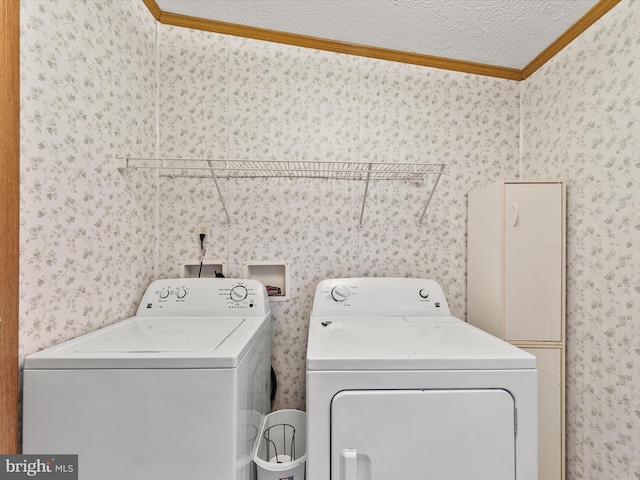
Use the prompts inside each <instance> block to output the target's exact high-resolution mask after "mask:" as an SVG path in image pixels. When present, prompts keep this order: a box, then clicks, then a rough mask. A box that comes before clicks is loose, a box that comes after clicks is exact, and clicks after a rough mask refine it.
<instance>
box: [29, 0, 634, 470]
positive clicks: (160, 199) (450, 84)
mask: <svg viewBox="0 0 640 480" xmlns="http://www.w3.org/2000/svg"><path fill="white" fill-rule="evenodd" d="M639 25H640V1H638V0H623V1H622V2H621V3H620V4H619V5H618V6H616V7H615V8H614V9H613V10H612V11H611V12H609V13H608V14H607V15H606V16H605V17H604V18H602V19H601V20H599V21H598V22H597V23H596V24H595V25H594V26H592V27H591V28H590V29H589V30H587V31H586V32H585V33H584V34H583V35H581V36H580V37H579V38H578V39H577V40H575V41H574V42H573V43H572V44H571V45H570V46H569V47H567V48H566V49H565V50H563V51H562V52H561V53H560V54H558V55H557V56H556V57H555V58H553V59H552V60H551V61H550V62H549V63H548V64H546V65H545V66H544V67H543V68H542V69H540V70H539V71H538V72H536V73H535V74H534V75H533V76H532V77H530V78H529V79H527V80H525V81H523V82H520V83H518V82H513V81H508V80H502V79H493V78H488V77H481V76H476V75H468V74H463V73H457V72H448V71H440V70H436V69H429V68H423V67H418V66H412V65H403V64H399V63H390V62H384V61H380V60H374V59H366V58H359V57H350V56H348V55H342V54H335V53H330V52H321V51H313V50H308V49H301V48H297V47H291V46H285V45H277V44H271V43H266V42H259V41H255V40H248V39H242V38H235V37H228V36H224V35H218V34H213V33H207V32H200V31H193V30H188V29H181V28H175V27H168V26H166V25H159V24H157V22H155V20H154V19H153V17H152V16H151V15H150V14H149V12H148V11H147V9H146V7H145V6H144V4H143V3H142V2H141V1H139V0H127V1H118V2H113V1H98V0H96V1H90V2H83V1H75V0H28V1H23V2H22V12H21V35H22V41H21V59H22V65H21V75H22V85H21V89H22V91H21V102H22V118H21V134H22V140H21V142H22V143H21V148H22V159H21V162H22V182H21V205H22V211H21V244H22V249H21V258H20V262H21V263H20V268H21V274H20V275H21V277H20V302H21V303H20V318H21V327H20V328H21V340H20V343H21V345H20V348H21V355H25V354H28V353H31V352H33V351H36V350H38V349H41V348H44V347H47V346H49V345H53V344H56V343H59V342H61V341H63V340H65V339H68V338H72V337H75V336H77V335H80V334H82V333H85V332H87V331H90V330H93V329H96V328H99V327H101V326H103V325H106V324H108V323H111V322H114V321H117V320H119V319H123V318H125V317H127V316H129V315H131V314H132V313H133V312H135V309H136V307H137V302H138V301H139V299H140V297H141V295H142V292H143V291H144V289H145V288H146V286H147V285H148V283H149V282H150V281H152V280H153V279H155V278H160V277H174V276H177V275H178V265H179V263H180V262H182V261H184V260H194V259H197V258H198V254H199V253H198V243H197V241H196V235H195V229H196V224H197V223H206V224H208V225H209V227H210V232H211V235H210V238H209V239H208V240H209V241H208V244H207V259H210V260H216V259H217V260H221V261H224V262H226V263H227V267H228V275H229V276H241V275H242V266H243V263H244V262H247V261H252V260H284V261H287V262H288V263H289V266H290V273H291V298H290V300H289V301H287V302H272V308H273V310H274V313H275V314H276V320H275V324H274V338H273V363H274V367H275V369H276V371H277V373H278V377H279V382H280V388H279V392H278V396H277V399H276V403H275V405H274V407H275V408H288V407H290V408H301V409H304V406H305V398H304V395H305V393H304V389H305V385H304V376H305V349H306V337H307V324H308V319H309V313H310V310H311V303H312V300H313V294H314V291H315V286H316V284H317V282H318V281H320V280H321V279H323V278H327V277H340V276H360V275H367V276H368V275H379V276H382V275H387V276H421V277H432V278H434V279H435V280H437V281H439V282H440V283H441V284H442V285H443V287H444V289H445V292H446V293H447V296H448V299H449V302H450V304H451V307H452V310H453V312H454V314H456V315H458V316H460V317H463V318H464V317H465V304H466V293H465V284H466V280H465V271H466V254H465V250H466V194H467V193H468V191H469V190H471V189H473V188H474V187H476V186H480V185H485V184H487V183H490V182H492V181H494V180H496V179H498V178H505V177H517V176H518V172H520V171H522V173H523V176H524V177H526V178H532V177H543V178H564V179H566V180H567V185H568V231H567V233H568V262H567V278H568V292H567V296H568V305H567V312H568V316H567V324H568V377H567V394H568V398H567V408H568V425H567V448H568V450H567V460H568V478H570V479H603V478H619V479H633V478H640V476H639V474H638V472H640V456H639V454H638V449H637V448H636V447H637V445H638V444H640V427H639V424H640V421H639V418H640V416H639V414H638V412H639V411H640V394H639V393H638V392H640V374H639V373H638V372H639V371H640V368H639V364H640V327H639V325H640V323H639V322H638V320H639V318H638V306H639V304H640V290H639V289H638V288H639V287H638V285H640V278H638V273H637V272H638V271H639V270H640V269H639V267H640V265H639V263H640V258H639V254H638V252H639V249H638V244H639V243H640V218H639V216H638V215H639V214H638V212H640V196H639V194H638V192H639V188H638V187H639V185H638V184H639V182H640V172H639V164H638V160H637V158H638V154H639V152H640V148H639V145H638V135H637V133H636V130H637V126H638V124H639V122H640V113H639V109H640V104H639V103H638V98H640V97H639V91H640V88H639V85H638V82H639V80H638V78H639V77H640V76H639V75H638V74H637V70H638V69H637V64H638V60H639V56H640V54H639V48H640V45H639V44H640V42H639V38H640V32H639V30H638V29H639ZM520 108H521V109H522V110H520ZM520 122H522V134H523V137H522V138H520ZM520 143H522V145H521V147H522V157H521V158H520V159H519V158H518V151H519V147H520ZM116 155H129V156H154V155H160V156H167V157H177V158H221V159H293V160H296V159H301V160H314V159H317V160H330V161H345V160H363V161H367V160H371V161H384V162H398V161H420V162H444V163H446V164H447V172H446V174H445V175H444V176H443V177H442V179H441V180H440V182H439V184H438V187H437V189H436V191H435V194H434V197H433V200H432V202H431V205H430V207H429V210H428V211H427V213H426V215H425V218H424V221H423V222H422V224H418V218H419V215H420V214H421V211H422V206H423V204H424V202H425V200H426V196H427V194H428V191H429V189H430V187H431V185H432V182H433V181H434V179H433V178H428V179H426V180H425V182H424V183H411V182H373V183H372V184H371V185H370V188H369V192H368V196H367V202H366V208H365V212H364V217H363V222H362V225H360V223H359V215H360V209H361V207H362V198H363V190H364V184H363V183H362V182H357V181H337V180H320V179H289V178H280V179H270V180H266V179H251V180H249V179H244V180H222V181H220V187H221V192H222V197H223V199H224V201H225V203H226V206H227V209H228V211H229V216H230V219H231V222H230V223H227V220H226V216H225V214H224V211H223V210H222V207H221V203H220V199H219V198H218V192H217V190H216V188H215V185H214V184H213V181H212V180H211V179H209V178H166V177H159V178H158V177H155V176H154V175H151V174H147V173H144V172H143V171H138V170H127V171H124V172H119V171H118V170H117V169H115V167H114V164H113V157H114V156H116Z"/></svg>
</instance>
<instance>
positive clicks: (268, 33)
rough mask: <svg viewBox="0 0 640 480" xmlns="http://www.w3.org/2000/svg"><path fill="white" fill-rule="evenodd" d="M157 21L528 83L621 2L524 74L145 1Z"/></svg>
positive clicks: (606, 2)
mask: <svg viewBox="0 0 640 480" xmlns="http://www.w3.org/2000/svg"><path fill="white" fill-rule="evenodd" d="M142 1H143V2H144V3H145V5H146V6H147V8H148V9H149V11H150V12H151V13H152V15H153V16H154V18H155V19H156V20H158V21H159V22H160V23H163V24H165V25H172V26H174V27H184V28H191V29H194V30H203V31H205V32H214V33H221V34H224V35H233V36H236V37H243V38H251V39H254V40H262V41H265V42H274V43H282V44H285V45H292V46H296V47H304V48H313V49H316V50H325V51H329V52H335V53H344V54H348V55H356V56H360V57H368V58H377V59H380V60H388V61H391V62H400V63H408V64H412V65H420V66H423V67H431V68H439V69H442V70H453V71H456V72H463V73H471V74H475V75H484V76H487V77H496V78H504V79H507V80H524V79H526V78H528V77H530V76H531V75H532V74H533V73H534V72H535V71H536V70H538V69H539V68H540V67H541V66H542V65H544V64H545V63H547V62H548V61H549V60H550V59H551V58H553V57H554V56H555V55H556V54H557V53H558V52H560V51H561V50H562V49H563V48H565V47H566V46H567V45H569V44H570V43H571V42H572V41H573V40H575V39H576V38H577V37H578V36H579V35H581V34H582V33H583V32H584V31H585V30H587V28H589V27H590V26H591V25H593V24H594V23H595V22H597V21H598V20H599V19H600V18H601V17H602V16H603V15H604V14H605V13H607V12H608V11H609V10H611V9H612V8H613V7H615V6H616V5H617V4H618V3H620V1H621V0H600V1H599V2H598V3H597V4H596V5H594V6H593V7H592V8H591V9H590V10H589V11H588V12H587V13H585V14H584V15H583V16H582V18H580V20H578V21H577V22H576V23H575V24H573V25H572V26H571V28H569V30H567V31H566V32H565V33H563V34H562V35H561V36H560V37H558V38H557V39H556V40H555V41H554V42H553V43H552V44H551V45H549V46H548V47H547V48H546V49H545V50H543V51H542V53H540V55H538V56H537V57H536V58H534V59H533V60H532V61H531V62H530V63H529V64H528V65H527V66H526V67H524V68H523V69H522V70H518V69H517V68H507V67H499V66H495V65H486V64H482V63H474V62H465V61H462V60H454V59H450V58H443V57H433V56H430V55H421V54H419V53H411V52H401V51H398V50H390V49H386V48H378V47H369V46H366V45H356V44H351V43H344V42H338V41H335V40H326V39H323V38H316V37H309V36H306V35H296V34H292V33H285V32H278V31H275V30H267V29H264V28H257V27H247V26H244V25H236V24H233V23H226V22H219V21H216V20H206V19H203V18H196V17H189V16H186V15H178V14H175V13H167V12H163V11H162V10H160V7H159V6H158V4H157V3H156V1H155V0H142Z"/></svg>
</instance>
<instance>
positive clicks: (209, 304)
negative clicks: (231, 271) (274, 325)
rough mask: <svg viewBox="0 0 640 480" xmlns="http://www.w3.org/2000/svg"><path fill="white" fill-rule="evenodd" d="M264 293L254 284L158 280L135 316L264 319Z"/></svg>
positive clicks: (223, 280) (221, 280)
mask: <svg viewBox="0 0 640 480" xmlns="http://www.w3.org/2000/svg"><path fill="white" fill-rule="evenodd" d="M268 311H270V307H269V297H268V295H267V290H266V288H265V287H264V285H262V284H261V283H260V282H258V281H257V280H250V279H232V278H180V279H170V280H169V279H167V280H157V281H155V282H153V283H152V284H151V285H149V287H148V288H147V291H146V292H145V294H144V296H143V297H142V302H141V303H140V306H139V307H138V313H137V314H138V315H142V316H145V315H164V316H168V315H174V316H182V315H264V314H266V313H267V312H268Z"/></svg>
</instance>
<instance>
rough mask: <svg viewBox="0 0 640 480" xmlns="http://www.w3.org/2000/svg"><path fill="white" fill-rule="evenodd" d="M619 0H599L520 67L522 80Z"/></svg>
mask: <svg viewBox="0 0 640 480" xmlns="http://www.w3.org/2000/svg"><path fill="white" fill-rule="evenodd" d="M620 1H621V0H600V1H599V2H598V3H596V4H595V5H594V6H593V7H591V9H590V10H589V11H588V12H587V13H585V14H584V15H583V16H582V17H581V18H580V19H579V20H578V21H577V22H576V23H574V24H573V25H572V26H571V27H570V28H569V30H567V31H566V32H564V33H563V34H562V35H560V36H559V37H558V38H557V39H556V40H555V41H554V42H553V43H552V44H551V45H549V46H548V47H547V48H545V49H544V50H543V51H542V53H540V55H538V56H537V57H536V58H534V59H533V60H532V61H531V62H530V63H529V64H528V65H527V66H526V67H524V68H523V69H522V80H525V79H526V78H529V77H530V76H531V75H532V74H533V73H535V72H536V71H537V70H538V69H539V68H540V67H542V66H543V65H544V64H545V63H547V62H548V61H549V60H551V59H552V58H553V57H555V56H556V55H557V54H558V52H560V51H561V50H563V49H564V48H565V47H566V46H567V45H569V44H570V43H571V42H573V41H574V40H575V39H576V38H578V37H579V36H580V35H581V34H582V33H583V32H584V31H585V30H587V29H588V28H589V27H590V26H591V25H593V24H594V23H596V22H597V21H598V20H599V19H600V18H602V17H603V16H604V15H605V14H606V13H607V12H608V11H609V10H611V9H612V8H613V7H615V6H616V5H617V4H618V3H620Z"/></svg>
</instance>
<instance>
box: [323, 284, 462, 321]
mask: <svg viewBox="0 0 640 480" xmlns="http://www.w3.org/2000/svg"><path fill="white" fill-rule="evenodd" d="M311 314H312V315H318V316H333V315H338V316H339V315H349V316H358V315H363V316H364V315H378V316H381V315H397V316H443V315H451V312H450V311H449V305H448V304H447V300H446V299H445V296H444V292H443V291H442V288H441V287H440V285H439V284H438V283H437V282H436V281H434V280H430V279H420V278H384V277H371V278H336V279H328V280H323V281H321V282H320V283H319V284H318V287H317V289H316V295H315V298H314V302H313V309H312V311H311Z"/></svg>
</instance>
